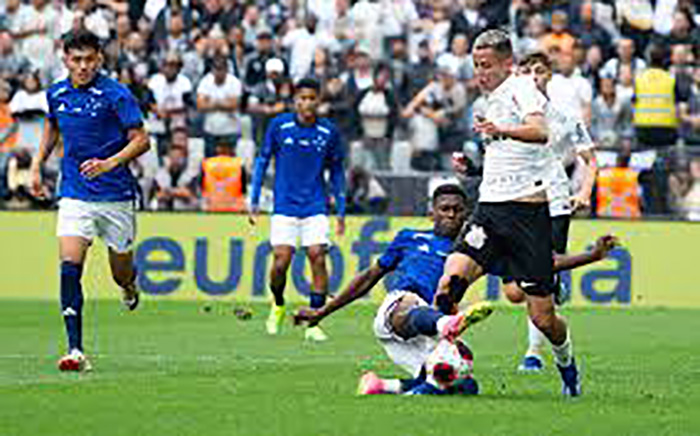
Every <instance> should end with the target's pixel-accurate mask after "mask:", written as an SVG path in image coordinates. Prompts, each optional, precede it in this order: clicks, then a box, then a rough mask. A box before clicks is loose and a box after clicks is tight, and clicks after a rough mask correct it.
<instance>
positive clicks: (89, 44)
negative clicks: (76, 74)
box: [63, 29, 102, 53]
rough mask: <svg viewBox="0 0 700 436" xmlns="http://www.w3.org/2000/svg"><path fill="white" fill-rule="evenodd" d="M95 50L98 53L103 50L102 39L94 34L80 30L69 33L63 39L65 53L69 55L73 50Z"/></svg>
mask: <svg viewBox="0 0 700 436" xmlns="http://www.w3.org/2000/svg"><path fill="white" fill-rule="evenodd" d="M86 48H91V49H94V50H95V51H96V52H99V51H101V50H102V43H101V42H100V38H98V37H97V35H95V34H94V33H92V32H90V31H88V30H84V29H80V30H74V31H70V32H68V33H67V34H66V35H65V36H64V37H63V52H64V53H69V52H70V51H71V50H84V49H86Z"/></svg>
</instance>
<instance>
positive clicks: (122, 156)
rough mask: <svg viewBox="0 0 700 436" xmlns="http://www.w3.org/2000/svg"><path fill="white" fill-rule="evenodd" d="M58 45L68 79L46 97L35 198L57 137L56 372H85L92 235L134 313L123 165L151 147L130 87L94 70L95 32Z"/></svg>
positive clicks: (129, 199)
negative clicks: (85, 280) (62, 335)
mask: <svg viewBox="0 0 700 436" xmlns="http://www.w3.org/2000/svg"><path fill="white" fill-rule="evenodd" d="M63 42H64V44H63V51H64V62H65V65H66V67H67V69H68V73H69V77H68V78H67V79H65V80H62V81H59V82H57V83H55V84H54V85H52V86H51V87H50V88H49V89H48V91H47V93H46V95H47V100H48V106H49V113H48V116H47V118H48V120H47V122H46V124H45V127H44V133H43V137H42V140H41V145H40V147H39V152H38V153H37V154H36V156H35V157H34V159H33V161H32V167H31V176H32V190H33V193H34V195H40V193H41V191H42V186H41V185H42V180H41V166H42V164H43V163H44V161H45V160H46V159H47V158H48V157H49V155H50V154H51V152H52V151H53V150H54V148H55V147H56V144H57V142H58V139H59V136H60V137H61V138H62V139H63V159H62V160H61V183H60V190H59V197H60V198H61V200H60V201H59V203H58V224H57V236H58V239H59V252H60V261H61V310H62V314H63V321H64V323H65V327H66V332H67V334H68V354H67V355H65V356H64V357H63V358H61V359H60V360H59V362H58V368H59V369H60V370H61V371H84V370H89V369H90V368H91V367H90V363H89V362H88V360H87V359H86V357H85V355H84V354H83V342H82V307H83V292H82V285H81V276H82V273H83V265H84V263H85V258H86V255H87V251H88V248H89V247H90V245H91V244H92V241H93V239H94V238H95V237H100V238H102V239H103V240H104V242H105V244H106V245H107V247H108V251H109V265H110V268H111V270H112V277H113V278H114V281H115V282H116V283H117V284H118V285H119V287H121V288H122V301H123V303H124V305H125V306H126V308H127V309H128V310H134V309H136V306H137V305H138V303H139V298H138V297H139V295H138V292H137V290H136V271H135V269H134V266H133V251H132V244H133V242H134V237H135V226H134V220H135V213H134V201H135V198H136V181H135V180H134V178H133V176H132V175H131V172H130V171H129V169H128V168H127V164H128V163H129V162H130V161H132V160H133V159H135V158H136V157H138V156H140V155H141V154H143V153H145V152H146V151H147V150H148V148H149V141H148V136H147V134H146V132H145V130H144V129H143V122H142V116H141V111H140V110H139V105H138V102H137V101H136V99H134V97H133V96H132V95H131V93H130V92H129V90H128V89H127V88H125V87H124V86H122V85H120V84H119V83H117V82H116V81H114V80H112V79H110V78H108V77H107V76H105V75H103V74H101V73H99V72H98V70H99V68H100V66H101V64H102V60H103V56H102V50H101V46H100V41H99V39H98V38H97V36H95V35H94V34H92V33H90V32H87V31H84V30H78V31H75V32H72V33H69V34H68V35H67V36H66V37H65V39H64V41H63Z"/></svg>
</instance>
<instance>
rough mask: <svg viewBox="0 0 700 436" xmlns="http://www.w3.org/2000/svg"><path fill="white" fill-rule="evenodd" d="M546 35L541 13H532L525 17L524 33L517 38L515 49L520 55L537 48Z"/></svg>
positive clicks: (545, 25)
mask: <svg viewBox="0 0 700 436" xmlns="http://www.w3.org/2000/svg"><path fill="white" fill-rule="evenodd" d="M545 35H547V24H546V23H545V21H544V17H543V16H542V14H532V15H530V16H529V17H528V18H527V22H526V25H525V29H524V35H523V37H522V38H520V39H518V43H517V51H518V53H520V54H521V55H523V54H526V53H531V52H534V51H537V50H539V48H540V41H541V40H542V39H543V38H544V37H545Z"/></svg>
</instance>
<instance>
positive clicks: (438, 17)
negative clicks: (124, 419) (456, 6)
mask: <svg viewBox="0 0 700 436" xmlns="http://www.w3.org/2000/svg"><path fill="white" fill-rule="evenodd" d="M447 11H448V6H446V5H439V4H436V6H435V8H434V9H433V15H432V17H431V19H430V20H422V21H421V26H420V27H419V28H418V30H419V32H416V33H415V35H414V38H425V39H426V40H427V41H428V42H429V43H430V48H431V50H432V51H433V53H444V52H445V51H447V49H448V48H449V47H450V24H451V23H450V16H449V15H448V13H447Z"/></svg>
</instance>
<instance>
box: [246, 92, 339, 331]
mask: <svg viewBox="0 0 700 436" xmlns="http://www.w3.org/2000/svg"><path fill="white" fill-rule="evenodd" d="M319 92H320V88H319V83H318V82H317V81H316V80H314V79H302V80H300V81H299V82H298V83H297V84H296V86H295V90H294V106H295V111H296V113H284V114H281V115H278V116H277V117H276V118H274V119H273V120H272V121H271V122H270V125H269V127H268V129H267V132H266V134H265V142H264V143H263V146H262V148H261V150H260V153H259V154H258V157H257V158H256V161H255V168H254V172H253V182H252V184H253V189H252V193H251V210H250V222H251V224H253V225H254V224H255V222H256V219H257V215H258V211H259V201H260V190H261V188H262V183H263V178H264V177H265V173H266V171H267V167H268V165H269V164H270V159H271V158H272V157H274V158H275V184H274V213H273V215H272V219H271V222H270V227H271V228H270V244H271V245H272V247H273V253H274V260H273V262H272V267H271V268H270V290H271V291H272V296H273V298H274V300H273V302H272V306H271V309H270V315H269V316H268V319H267V322H266V328H267V332H268V333H269V334H271V335H274V334H277V333H278V331H279V329H280V327H281V325H282V322H283V320H284V314H285V307H284V288H285V285H286V282H287V270H288V269H289V265H290V263H291V261H292V256H293V255H294V251H295V249H296V247H297V243H298V242H299V240H301V241H300V242H301V246H302V247H303V248H304V249H305V250H306V255H307V257H308V259H309V262H310V264H311V272H312V274H313V286H312V289H311V295H310V302H311V307H313V308H320V307H322V306H323V305H324V304H325V300H326V294H327V293H328V272H327V270H326V251H327V247H328V244H329V227H330V224H329V220H328V204H327V203H328V201H327V200H328V199H327V196H326V181H325V172H326V170H328V172H329V179H330V184H331V187H332V191H333V195H334V197H335V209H336V213H337V216H338V221H337V226H336V234H337V235H338V236H342V235H343V234H344V232H345V172H344V169H343V159H344V151H343V145H342V143H341V138H340V134H339V133H338V130H337V129H336V128H335V126H334V125H333V124H332V123H331V122H330V121H328V120H326V119H321V118H318V116H317V109H318V105H319ZM304 336H305V338H306V339H307V340H311V341H324V340H326V339H327V337H326V334H325V333H324V332H323V330H321V328H320V327H319V326H318V325H314V326H311V327H309V328H308V329H306V332H305V334H304Z"/></svg>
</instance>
